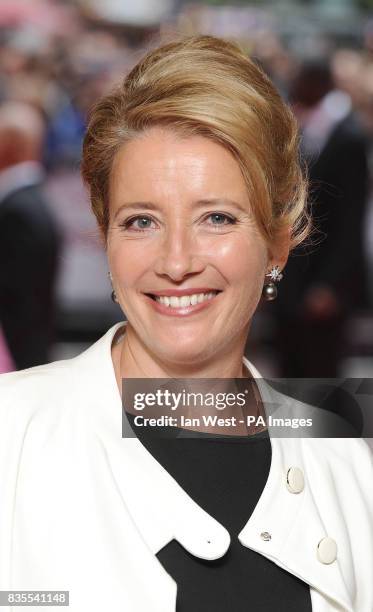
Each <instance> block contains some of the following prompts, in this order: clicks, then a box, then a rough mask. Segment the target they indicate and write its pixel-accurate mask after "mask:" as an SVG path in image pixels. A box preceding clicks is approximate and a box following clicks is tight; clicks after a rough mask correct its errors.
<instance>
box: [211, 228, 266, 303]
mask: <svg viewBox="0 0 373 612" xmlns="http://www.w3.org/2000/svg"><path fill="white" fill-rule="evenodd" d="M266 258H267V249H266V246H265V244H264V242H263V240H262V239H261V238H260V237H257V236H254V237H247V236H244V235H240V236H237V235H236V236H234V237H233V236H232V240H229V241H225V243H224V245H223V244H222V245H221V248H219V249H216V251H215V253H214V261H215V265H216V267H217V268H218V269H219V271H220V272H221V274H223V276H224V277H225V278H226V280H227V281H228V282H229V284H230V285H232V286H235V287H237V288H239V289H241V290H242V292H246V293H250V294H251V293H253V288H254V287H257V286H261V283H262V279H263V273H264V272H265V266H266V260H267V259H266Z"/></svg>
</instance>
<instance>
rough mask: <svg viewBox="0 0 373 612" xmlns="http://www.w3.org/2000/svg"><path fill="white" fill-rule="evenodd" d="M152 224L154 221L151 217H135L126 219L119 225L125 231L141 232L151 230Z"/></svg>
mask: <svg viewBox="0 0 373 612" xmlns="http://www.w3.org/2000/svg"><path fill="white" fill-rule="evenodd" d="M152 223H154V221H153V219H152V218H151V217H148V216H147V215H137V216H136V217H131V218H130V219H126V221H124V222H123V223H121V224H120V225H121V227H123V228H124V229H126V230H130V231H135V232H143V231H146V230H148V229H153V227H152V225H151V224H152Z"/></svg>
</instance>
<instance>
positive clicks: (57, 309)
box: [0, 0, 373, 377]
mask: <svg viewBox="0 0 373 612" xmlns="http://www.w3.org/2000/svg"><path fill="white" fill-rule="evenodd" d="M173 33H188V34H192V33H204V34H213V35H218V36H223V37H226V38H229V39H232V40H235V41H238V42H239V43H240V44H241V45H242V46H243V48H244V49H245V50H246V52H247V53H248V54H249V55H250V56H251V57H253V58H255V59H256V61H257V62H258V63H259V64H260V65H261V66H262V67H263V68H264V70H265V71H266V72H267V73H268V74H269V75H270V76H271V78H272V79H273V80H274V82H275V84H276V85H277V87H278V88H279V90H280V91H281V93H282V95H283V96H284V98H285V99H286V100H287V101H288V102H289V103H290V104H291V105H292V107H293V109H294V112H295V114H296V116H297V119H298V121H299V125H300V129H301V134H302V159H303V163H304V164H305V166H306V167H307V169H308V172H309V176H310V180H311V195H310V206H311V209H312V212H313V215H314V218H315V227H316V230H317V231H316V233H315V235H314V237H313V242H312V243H310V244H307V245H305V246H303V247H302V248H299V249H297V251H296V252H294V253H293V255H292V256H291V258H290V259H289V262H288V265H287V266H286V268H285V271H284V278H283V280H282V281H281V282H280V283H279V285H278V298H277V299H276V300H275V301H273V302H267V303H263V304H261V305H260V308H259V310H258V312H257V314H256V315H255V320H254V322H253V325H252V329H251V334H250V338H249V341H248V345H247V351H246V352H247V355H248V357H249V359H251V360H252V361H253V362H254V363H255V364H256V365H257V367H258V368H259V370H262V373H263V375H267V376H288V377H298V376H299V377H334V376H343V377H344V376H346V377H354V376H356V377H364V376H366V377H369V376H372V375H373V0H313V1H312V0H298V1H295V0H292V1H290V0H289V1H285V0H284V1H282V0H277V1H276V2H265V1H259V0H257V1H251V2H246V1H244V0H241V1H238V0H236V1H235V2H225V1H222V0H220V1H219V0H214V1H213V0H209V1H207V0H205V2H193V3H190V2H187V1H184V0H137V1H136V2H129V1H128V0H105V2H103V1H102V0H64V1H62V0H61V1H57V0H0V325H1V330H2V331H1V333H0V371H9V370H12V369H20V368H25V367H30V366H33V365H37V364H39V363H44V362H47V361H53V360H55V359H63V358H67V357H71V356H74V355H75V354H77V353H79V352H80V351H81V350H83V349H84V348H85V347H86V346H88V345H89V344H91V343H92V342H93V341H95V340H96V339H98V338H99V337H100V336H101V335H102V334H103V333H104V332H105V331H106V330H107V329H108V328H109V327H110V326H111V325H112V324H114V323H115V322H117V321H119V320H121V312H120V311H119V309H118V307H117V306H116V305H115V304H114V303H113V302H112V301H111V299H110V293H111V287H110V283H109V279H108V275H107V272H108V270H107V264H106V260H105V255H104V251H103V247H102V244H101V241H100V236H99V233H98V230H97V228H96V225H95V219H94V217H93V215H92V213H91V212H90V206H89V202H88V199H87V194H86V193H85V191H84V188H83V186H82V183H81V179H80V176H79V160H80V154H81V144H82V137H83V134H84V129H85V124H86V118H87V112H88V110H89V108H90V106H91V105H92V103H93V102H94V100H95V99H97V97H98V96H100V95H102V94H103V93H105V92H106V91H107V90H108V89H109V88H110V87H111V86H112V85H113V84H114V83H115V82H117V81H118V80H119V79H121V78H123V76H124V75H125V73H126V72H127V71H128V70H129V69H130V68H131V67H132V66H133V65H134V64H135V63H136V61H137V60H138V59H139V57H140V56H141V55H142V54H143V53H144V52H145V51H146V50H147V49H149V48H151V47H153V46H155V45H157V44H158V43H159V41H161V40H162V39H163V38H164V37H167V38H169V37H170V36H172V34H173Z"/></svg>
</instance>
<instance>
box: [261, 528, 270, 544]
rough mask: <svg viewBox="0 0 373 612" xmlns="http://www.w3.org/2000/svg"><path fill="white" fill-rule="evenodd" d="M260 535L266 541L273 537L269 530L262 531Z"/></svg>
mask: <svg viewBox="0 0 373 612" xmlns="http://www.w3.org/2000/svg"><path fill="white" fill-rule="evenodd" d="M260 537H261V538H262V540H264V541H265V542H269V540H271V538H272V536H271V534H270V533H269V532H268V531H262V533H261V534H260Z"/></svg>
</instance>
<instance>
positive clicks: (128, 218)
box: [107, 128, 268, 364]
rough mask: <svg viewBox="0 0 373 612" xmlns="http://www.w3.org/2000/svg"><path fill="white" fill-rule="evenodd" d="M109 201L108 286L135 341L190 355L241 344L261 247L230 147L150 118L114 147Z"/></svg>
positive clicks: (258, 285)
mask: <svg viewBox="0 0 373 612" xmlns="http://www.w3.org/2000/svg"><path fill="white" fill-rule="evenodd" d="M109 207H110V224H109V231H108V237H107V252H108V259H109V266H110V270H111V273H112V277H113V286H114V288H115V291H116V294H117V297H118V300H119V303H120V306H121V308H122V309H123V311H124V313H125V315H126V317H127V319H128V321H129V324H130V326H131V327H132V328H133V330H134V332H135V334H136V335H137V336H138V338H139V340H140V341H141V343H142V344H143V346H144V347H145V348H146V349H147V350H149V351H151V352H152V353H153V355H155V356H156V357H157V359H161V360H163V361H165V362H166V363H175V364H182V363H185V364H187V363H189V364H190V363H196V362H201V363H203V362H204V361H205V360H208V359H209V358H210V357H212V356H213V355H215V356H216V354H217V353H218V354H221V355H223V356H224V355H228V354H229V352H230V350H231V349H232V348H233V347H235V346H236V347H237V344H241V345H242V343H244V342H245V339H246V335H247V332H248V329H249V325H250V320H251V317H252V315H253V313H254V311H255V309H256V307H257V304H258V301H259V299H260V296H261V291H262V286H263V282H264V275H265V273H266V271H267V265H268V254H267V247H266V244H265V242H264V240H263V238H262V237H261V236H260V234H259V231H258V230H257V227H256V224H255V220H254V216H253V214H252V213H251V210H250V201H249V197H248V194H247V191H246V187H245V183H244V180H243V177H242V174H241V171H240V168H239V165H238V163H237V162H236V160H235V159H234V157H233V156H232V155H231V154H230V153H229V151H227V150H226V149H225V148H224V147H223V146H221V145H219V144H216V143H215V142H213V141H211V140H209V139H207V138H204V137H202V136H193V137H189V138H184V139H182V138H180V137H179V136H177V135H175V134H174V133H172V132H171V131H166V130H162V129H161V128H152V129H151V130H149V131H148V132H147V133H146V134H143V135H142V136H141V137H138V138H137V139H135V140H132V141H131V142H129V143H126V144H125V145H123V147H122V148H121V150H120V151H119V152H118V153H117V155H116V158H115V160H114V164H113V168H112V173H111V180H110V198H109Z"/></svg>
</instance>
